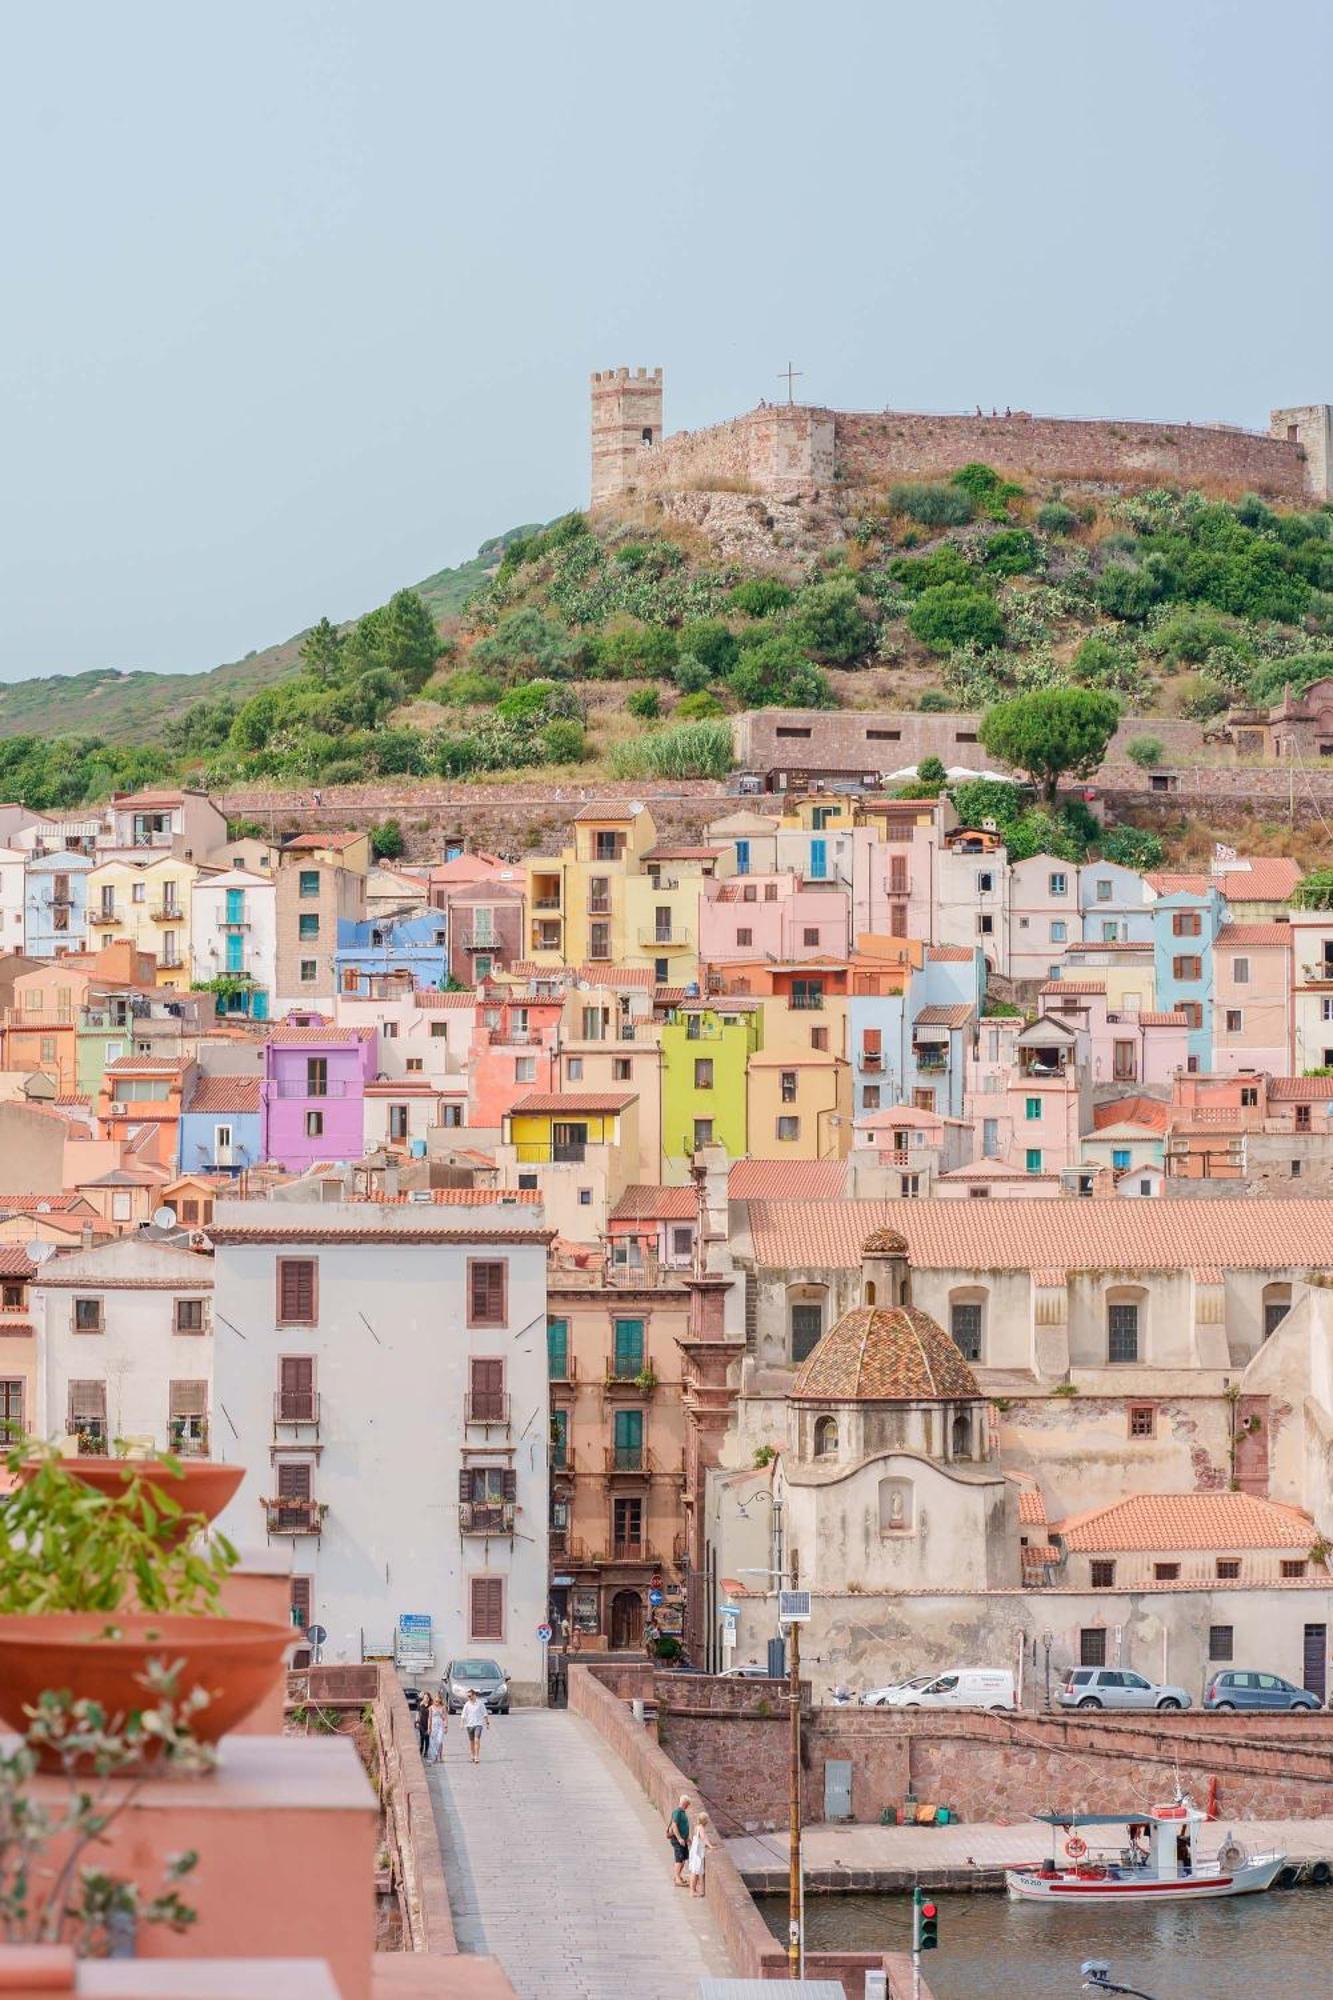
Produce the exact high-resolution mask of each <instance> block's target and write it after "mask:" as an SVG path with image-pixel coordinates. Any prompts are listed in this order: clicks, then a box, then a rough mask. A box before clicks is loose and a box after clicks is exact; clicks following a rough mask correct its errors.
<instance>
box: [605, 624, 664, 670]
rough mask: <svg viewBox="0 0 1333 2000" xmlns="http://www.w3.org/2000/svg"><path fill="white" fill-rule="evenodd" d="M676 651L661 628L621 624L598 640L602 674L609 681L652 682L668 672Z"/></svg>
mask: <svg viewBox="0 0 1333 2000" xmlns="http://www.w3.org/2000/svg"><path fill="white" fill-rule="evenodd" d="M679 651H680V646H679V642H678V641H677V638H676V635H675V633H674V632H669V631H668V630H667V629H666V627H665V626H662V625H622V626H620V627H619V628H618V629H617V630H616V631H614V632H603V633H602V635H601V637H600V639H599V640H598V653H599V655H600V659H601V667H602V672H603V673H604V674H605V675H606V676H607V677H608V678H609V679H617V678H623V679H626V680H654V679H657V678H658V677H661V676H665V675H667V674H669V673H670V672H671V669H672V667H673V666H674V665H675V662H676V656H677V654H678V653H679Z"/></svg>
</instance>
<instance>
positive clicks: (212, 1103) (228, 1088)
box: [185, 1076, 260, 1112]
mask: <svg viewBox="0 0 1333 2000" xmlns="http://www.w3.org/2000/svg"><path fill="white" fill-rule="evenodd" d="M259 1108H260V1083H259V1078H258V1077H257V1076H201V1077H197V1078H196V1079H195V1086H194V1090H193V1092H192V1093H191V1095H190V1101H189V1103H188V1104H187V1105H186V1107H185V1109H186V1110H187V1111H237V1112H247V1111H254V1112H257V1111H258V1110H259Z"/></svg>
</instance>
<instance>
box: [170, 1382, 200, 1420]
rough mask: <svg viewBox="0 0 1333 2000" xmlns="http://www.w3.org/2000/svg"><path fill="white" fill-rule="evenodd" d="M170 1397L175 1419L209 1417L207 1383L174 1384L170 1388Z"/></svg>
mask: <svg viewBox="0 0 1333 2000" xmlns="http://www.w3.org/2000/svg"><path fill="white" fill-rule="evenodd" d="M170 1396H171V1414H172V1416H173V1417H206V1416H207V1415H208V1384H207V1382H173V1383H172V1384H171V1386H170Z"/></svg>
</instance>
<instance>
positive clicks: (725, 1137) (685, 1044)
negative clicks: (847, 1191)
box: [661, 997, 764, 1180]
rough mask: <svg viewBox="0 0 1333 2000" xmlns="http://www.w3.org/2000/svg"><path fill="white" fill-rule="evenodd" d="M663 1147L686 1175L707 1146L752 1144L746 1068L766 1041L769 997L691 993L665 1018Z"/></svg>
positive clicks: (741, 1152)
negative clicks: (765, 1005) (766, 999)
mask: <svg viewBox="0 0 1333 2000" xmlns="http://www.w3.org/2000/svg"><path fill="white" fill-rule="evenodd" d="M661 1036H662V1153H663V1157H664V1159H665V1161H666V1163H667V1166H668V1168H669V1169H671V1170H672V1172H671V1175H670V1177H671V1178H674V1179H676V1180H680V1179H683V1177H684V1173H685V1167H686V1162H687V1161H688V1160H689V1159H690V1157H691V1155H692V1154H694V1153H696V1152H698V1150H699V1149H700V1147H701V1146H713V1145H716V1146H721V1147H722V1148H723V1150H724V1151H725V1152H726V1154H727V1156H728V1158H730V1159H733V1160H739V1159H744V1157H745V1156H746V1154H747V1153H748V1152H749V1151H750V1142H749V1109H748V1094H747V1083H746V1072H747V1069H748V1067H749V1063H750V1060H751V1058H752V1056H754V1055H755V1054H756V1053H757V1052H758V1051H759V1050H760V1049H762V1047H763V1037H764V1012H763V1003H762V1001H760V1000H758V999H756V998H753V997H737V998H734V999H732V998H725V999H723V998H718V999H715V1000H688V1001H685V1002H683V1003H682V1004H681V1005H680V1006H678V1007H675V1008H674V1009H673V1010H672V1011H671V1013H670V1014H668V1016H667V1018H666V1020H665V1021H664V1022H663V1023H662V1030H661Z"/></svg>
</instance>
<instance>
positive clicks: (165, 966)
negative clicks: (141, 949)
mask: <svg viewBox="0 0 1333 2000" xmlns="http://www.w3.org/2000/svg"><path fill="white" fill-rule="evenodd" d="M157 963H158V966H159V968H160V970H161V971H163V972H179V971H180V968H181V967H182V966H183V965H184V963H185V960H184V959H183V958H182V957H181V955H180V953H179V952H178V951H164V952H163V953H162V954H161V955H160V957H159V958H158V961H157Z"/></svg>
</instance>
